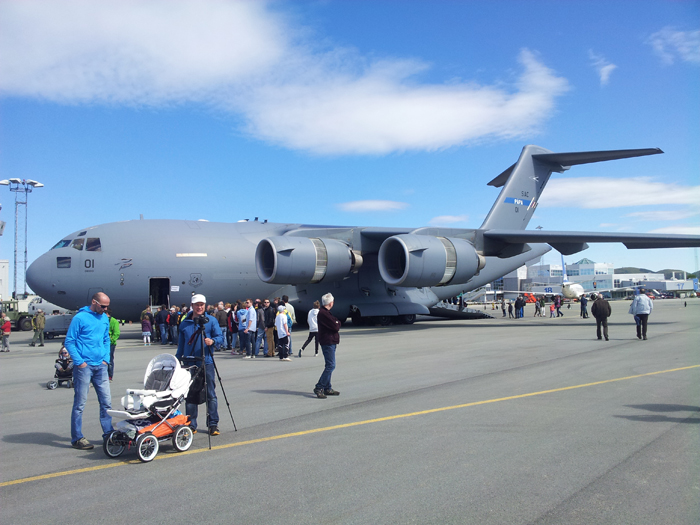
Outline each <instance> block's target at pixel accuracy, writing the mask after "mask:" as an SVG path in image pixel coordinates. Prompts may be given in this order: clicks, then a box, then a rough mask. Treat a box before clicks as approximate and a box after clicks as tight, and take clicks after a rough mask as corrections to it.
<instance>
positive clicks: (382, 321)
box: [374, 315, 391, 326]
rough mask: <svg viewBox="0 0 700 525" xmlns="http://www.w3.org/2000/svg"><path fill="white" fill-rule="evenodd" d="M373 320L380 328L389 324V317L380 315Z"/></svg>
mask: <svg viewBox="0 0 700 525" xmlns="http://www.w3.org/2000/svg"><path fill="white" fill-rule="evenodd" d="M374 319H375V320H376V321H377V322H378V323H379V324H380V325H382V326H389V325H390V324H391V316H389V315H380V316H377V317H375V318H374Z"/></svg>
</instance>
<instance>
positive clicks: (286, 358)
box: [282, 357, 291, 361]
mask: <svg viewBox="0 0 700 525" xmlns="http://www.w3.org/2000/svg"><path fill="white" fill-rule="evenodd" d="M282 361H291V359H289V358H288V357H285V358H284V359H282Z"/></svg>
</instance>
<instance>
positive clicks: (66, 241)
mask: <svg viewBox="0 0 700 525" xmlns="http://www.w3.org/2000/svg"><path fill="white" fill-rule="evenodd" d="M69 245H70V239H63V240H62V241H58V242H57V243H56V244H55V245H54V247H53V248H51V249H52V250H55V249H56V248H65V247H66V246H69Z"/></svg>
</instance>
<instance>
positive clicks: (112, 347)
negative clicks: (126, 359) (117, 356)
mask: <svg viewBox="0 0 700 525" xmlns="http://www.w3.org/2000/svg"><path fill="white" fill-rule="evenodd" d="M116 349H117V345H109V365H107V375H108V376H109V378H110V379H112V378H113V377H114V351H115V350H116Z"/></svg>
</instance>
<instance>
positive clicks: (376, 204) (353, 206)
mask: <svg viewBox="0 0 700 525" xmlns="http://www.w3.org/2000/svg"><path fill="white" fill-rule="evenodd" d="M338 208H340V209H341V210H342V211H350V212H360V213H363V212H368V211H398V210H403V209H406V208H408V204H406V203H405V202H396V201H381V200H366V201H353V202H344V203H341V204H338Z"/></svg>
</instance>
